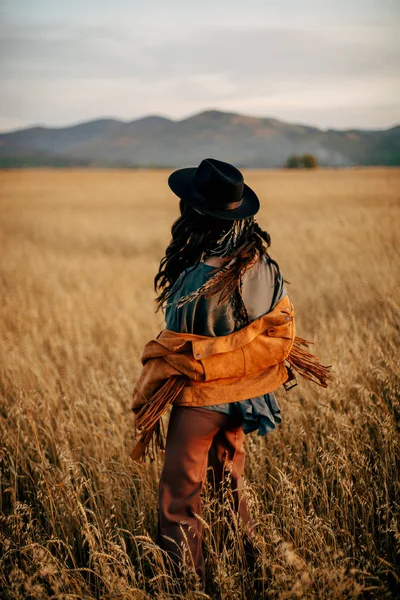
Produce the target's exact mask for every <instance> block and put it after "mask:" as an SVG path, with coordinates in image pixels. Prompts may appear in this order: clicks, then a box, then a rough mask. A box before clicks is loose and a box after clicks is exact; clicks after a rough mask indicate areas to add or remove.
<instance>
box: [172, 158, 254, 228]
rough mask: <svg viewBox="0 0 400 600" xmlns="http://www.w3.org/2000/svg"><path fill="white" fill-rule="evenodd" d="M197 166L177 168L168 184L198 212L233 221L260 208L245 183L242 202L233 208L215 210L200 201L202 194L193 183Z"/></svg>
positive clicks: (250, 214)
mask: <svg viewBox="0 0 400 600" xmlns="http://www.w3.org/2000/svg"><path fill="white" fill-rule="evenodd" d="M196 170H197V167H187V168H185V169H178V170H177V171H174V172H173V173H171V175H170V176H169V177H168V185H169V187H170V188H171V190H172V191H173V192H174V194H176V195H177V196H178V197H179V198H181V199H182V200H183V201H184V202H186V203H187V204H190V206H192V207H193V208H195V209H196V210H198V211H199V212H201V213H203V214H206V215H212V216H213V217H218V218H219V219H227V220H229V221H235V220H236V219H246V218H248V217H252V216H253V215H255V214H256V213H257V212H258V210H259V208H260V201H259V199H258V197H257V194H256V193H255V192H253V190H252V189H251V188H250V187H249V186H248V185H247V184H246V183H245V184H244V185H243V196H242V203H241V205H240V206H239V207H238V208H235V209H233V210H216V209H213V208H211V207H209V206H205V205H204V204H203V203H202V200H203V196H202V195H201V194H199V193H198V192H197V191H196V189H195V187H194V184H193V181H194V174H195V172H196Z"/></svg>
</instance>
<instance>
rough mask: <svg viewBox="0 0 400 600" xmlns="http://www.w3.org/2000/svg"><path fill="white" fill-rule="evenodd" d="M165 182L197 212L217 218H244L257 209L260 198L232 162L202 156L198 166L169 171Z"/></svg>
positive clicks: (254, 212)
mask: <svg viewBox="0 0 400 600" xmlns="http://www.w3.org/2000/svg"><path fill="white" fill-rule="evenodd" d="M168 185H169V187H170V188H171V190H172V191H173V192H174V194H176V195H177V196H178V197H179V198H181V199H182V200H183V201H184V202H187V204H190V205H191V206H193V208H196V209H197V210H199V211H200V212H201V213H204V214H207V215H213V216H214V217H218V218H220V219H229V220H235V219H246V218H247V217H251V216H253V215H255V214H256V212H258V209H259V208H260V201H259V199H258V198H257V195H256V194H255V192H253V190H252V189H251V188H250V187H249V186H248V185H246V184H245V183H244V180H243V175H242V174H241V172H240V171H239V169H237V168H236V167H234V166H233V165H231V164H229V163H227V162H223V161H222V160H216V159H215V158H205V159H204V160H202V161H201V163H200V164H199V166H198V167H188V168H185V169H178V170H177V171H174V172H173V173H171V175H170V176H169V178H168Z"/></svg>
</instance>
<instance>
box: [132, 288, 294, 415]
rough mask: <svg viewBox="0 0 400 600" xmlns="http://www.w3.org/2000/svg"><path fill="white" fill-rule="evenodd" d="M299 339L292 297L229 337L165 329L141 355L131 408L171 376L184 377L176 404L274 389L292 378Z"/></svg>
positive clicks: (144, 401) (242, 396) (239, 397)
mask: <svg viewBox="0 0 400 600" xmlns="http://www.w3.org/2000/svg"><path fill="white" fill-rule="evenodd" d="M294 338H295V323H294V308H293V305H292V303H291V302H290V300H289V297H288V296H287V295H286V296H285V297H284V298H282V300H280V301H279V302H278V304H277V305H276V306H275V308H274V309H273V310H272V311H270V312H269V313H267V314H265V315H263V316H262V317H259V318H258V319H255V320H254V321H252V322H251V323H250V324H249V325H247V326H246V327H243V328H242V329H239V330H237V331H234V332H232V333H230V334H228V335H225V336H213V337H211V336H210V337H209V336H201V335H195V334H189V333H180V332H174V331H170V330H168V329H164V330H163V331H161V332H160V334H159V335H158V337H157V338H156V339H155V340H152V341H150V342H148V343H147V344H146V346H145V348H144V350H143V353H142V355H141V361H142V364H143V368H142V372H141V375H140V377H139V380H138V381H137V383H136V387H135V389H134V392H133V404H132V410H133V411H134V412H135V413H136V412H137V411H139V410H140V409H141V408H142V407H143V406H144V405H145V404H149V403H151V402H152V399H153V397H154V395H155V394H156V393H157V391H158V390H159V389H160V386H162V384H163V383H165V382H166V381H167V380H168V379H169V378H171V377H172V376H178V377H179V378H180V379H181V380H182V376H183V378H184V384H183V387H182V386H181V389H180V390H179V393H177V395H175V397H174V399H173V403H174V404H181V405H187V406H207V405H212V404H215V403H216V402H218V403H225V402H236V401H239V400H246V399H247V398H252V397H256V396H260V395H263V394H266V393H268V392H272V391H273V390H275V389H276V388H277V387H279V386H280V385H281V384H283V383H285V382H286V381H287V379H288V370H287V367H286V365H285V360H286V359H287V357H288V355H289V353H290V351H291V350H292V347H293V343H294Z"/></svg>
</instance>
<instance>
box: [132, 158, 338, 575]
mask: <svg viewBox="0 0 400 600" xmlns="http://www.w3.org/2000/svg"><path fill="white" fill-rule="evenodd" d="M168 183H169V186H170V188H171V189H172V191H173V192H174V193H175V194H176V195H177V196H178V197H179V198H180V210H181V216H180V217H179V218H178V220H177V221H176V222H175V223H174V224H173V226H172V240H171V242H170V244H169V246H168V248H167V249H166V253H165V256H164V258H163V259H162V260H161V263H160V269H159V271H158V273H157V275H156V277H155V289H156V291H158V297H157V304H158V308H162V307H166V330H163V331H162V332H160V334H159V336H158V337H157V338H156V339H155V340H152V341H151V342H149V343H148V344H146V346H145V350H144V352H143V353H142V362H143V365H144V367H143V370H142V374H141V376H140V378H139V380H138V382H137V384H136V387H135V391H134V403H133V407H132V408H133V410H134V411H135V414H136V426H137V427H138V428H139V429H141V430H142V432H144V433H143V435H142V438H141V440H140V441H139V443H138V444H137V446H136V447H135V449H134V451H133V453H132V458H133V459H134V460H136V459H137V458H139V457H140V456H142V455H143V453H144V451H145V448H146V445H148V444H149V440H150V439H151V436H152V434H153V432H154V431H156V432H157V433H158V434H160V430H159V429H158V430H157V429H156V427H159V425H160V417H161V415H162V414H163V412H165V410H166V408H167V407H168V405H170V404H172V410H171V414H170V421H169V426H168V433H167V438H166V447H165V460H164V466H163V470H162V473H161V477H160V483H159V522H158V541H159V544H160V546H161V547H162V548H163V549H164V550H166V551H167V552H168V554H169V555H170V557H171V559H172V560H173V562H174V563H175V564H176V566H177V567H178V569H179V564H180V563H181V562H185V563H187V564H188V565H189V566H192V567H193V568H194V570H195V571H196V573H197V575H198V576H199V577H200V578H201V580H202V581H203V583H204V579H205V570H204V558H203V553H202V545H201V534H202V524H201V521H200V520H199V519H197V518H196V515H201V503H200V493H201V490H202V487H203V485H204V482H205V479H206V476H207V465H209V467H210V470H209V473H210V474H211V475H213V477H212V478H211V479H212V480H213V481H214V484H215V487H216V488H218V486H219V484H220V482H221V481H222V480H223V478H224V469H225V467H228V469H229V471H230V477H231V488H232V495H233V498H234V504H235V506H234V509H235V511H236V512H237V514H238V515H239V517H240V518H241V520H242V524H243V528H244V531H245V547H247V550H248V557H249V560H250V561H252V560H254V556H252V548H253V544H252V543H251V539H252V537H253V536H254V533H255V532H254V529H253V523H252V520H251V516H250V514H249V510H248V506H247V504H246V499H245V497H244V496H243V494H242V483H243V472H244V463H245V451H244V437H245V434H246V433H248V432H250V431H255V430H257V429H258V433H259V435H265V434H266V433H267V432H268V431H271V430H272V429H274V428H275V426H276V425H277V424H279V423H280V421H281V417H280V411H279V406H278V404H277V402H276V399H275V396H274V394H273V393H272V392H273V390H274V389H275V388H276V387H278V386H279V385H281V384H284V385H285V387H286V385H287V383H289V386H290V382H291V381H292V380H294V376H293V375H292V371H291V368H295V369H296V370H298V372H299V373H300V374H302V375H304V376H305V377H307V378H308V379H312V380H313V381H316V382H317V383H319V384H320V385H323V386H324V387H325V386H326V381H327V379H328V377H329V373H328V369H327V368H326V367H323V366H322V365H320V364H319V361H318V359H317V358H316V357H313V356H312V355H310V354H309V353H308V352H306V351H304V350H303V349H301V348H300V346H301V345H303V346H304V345H307V344H308V342H306V341H305V340H301V339H300V338H295V337H294V336H295V331H294V329H295V328H294V312H293V306H292V305H291V303H290V301H289V299H288V297H287V292H286V289H285V284H284V281H283V277H282V275H281V273H280V270H279V267H278V265H277V263H276V262H275V261H274V260H272V259H271V258H270V257H269V255H268V247H269V245H270V236H269V234H268V233H266V232H265V231H263V230H262V229H261V228H260V227H259V225H258V224H257V223H256V221H255V220H254V215H255V214H256V213H257V212H258V210H259V206H260V203H259V200H258V198H257V196H256V194H255V193H254V192H253V190H251V188H249V187H248V186H247V185H246V184H245V183H244V181H243V176H242V174H241V173H240V171H239V170H238V169H236V168H235V167H234V166H233V165H230V164H229V163H226V162H222V161H219V160H215V159H211V158H210V159H205V160H203V161H202V162H201V163H200V165H199V166H198V167H197V168H196V167H193V168H186V169H179V170H178V171H175V172H174V173H172V174H171V175H170V177H169V180H168ZM287 363H288V364H289V365H290V366H289V367H288V366H287ZM289 386H288V387H289ZM158 438H159V439H158V441H159V442H160V441H161V438H160V436H158Z"/></svg>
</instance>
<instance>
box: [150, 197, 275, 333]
mask: <svg viewBox="0 0 400 600" xmlns="http://www.w3.org/2000/svg"><path fill="white" fill-rule="evenodd" d="M180 211H181V215H180V217H179V218H178V219H177V220H176V221H175V222H174V224H173V225H172V228H171V234H172V239H171V241H170V244H169V246H168V247H167V249H166V251H165V256H164V257H163V258H162V260H161V262H160V268H159V270H158V273H157V275H156V276H155V278H154V289H155V291H156V293H158V296H157V298H156V303H157V310H159V309H160V308H162V307H164V305H165V303H166V302H167V301H168V299H169V296H170V293H171V290H172V287H173V285H174V284H175V282H176V281H177V279H178V277H179V275H180V274H181V273H182V271H184V270H185V269H187V268H188V267H195V266H197V265H198V264H199V262H200V261H201V260H204V259H206V258H208V257H209V256H218V257H220V258H222V261H223V262H222V266H221V267H218V268H216V269H215V272H214V275H213V276H212V277H211V278H210V280H209V282H207V284H205V286H202V288H200V289H199V290H198V291H202V293H204V294H205V295H206V296H210V295H213V294H215V293H217V292H221V296H220V299H219V302H220V303H222V302H225V301H226V300H227V299H228V298H230V299H231V301H232V305H233V309H234V316H235V320H237V321H240V322H242V323H243V322H245V323H246V322H248V317H247V311H246V309H245V307H244V304H243V300H242V296H241V283H242V281H241V280H242V275H243V274H244V272H245V271H246V269H247V268H248V266H249V265H250V264H251V263H252V262H254V261H255V259H261V258H262V257H264V256H268V257H269V255H268V248H269V246H270V244H271V237H270V235H269V233H267V232H266V231H264V230H263V229H261V227H260V226H259V225H258V223H257V222H256V221H255V219H254V217H249V218H247V219H241V220H237V221H228V220H226V219H218V218H216V217H211V216H210V215H205V214H202V213H199V212H198V211H197V210H195V209H194V208H192V207H191V206H190V205H189V204H187V203H185V202H184V201H183V200H181V201H180ZM269 259H270V261H271V262H273V263H274V264H275V265H276V267H277V268H278V270H279V267H278V265H277V263H276V262H275V261H274V260H272V259H271V258H270V257H269ZM203 287H204V290H203ZM195 294H196V293H195ZM192 296H193V294H191V295H190V297H189V296H188V297H186V298H184V299H181V301H180V305H182V304H183V303H184V302H185V301H188V300H190V299H191V298H192Z"/></svg>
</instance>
